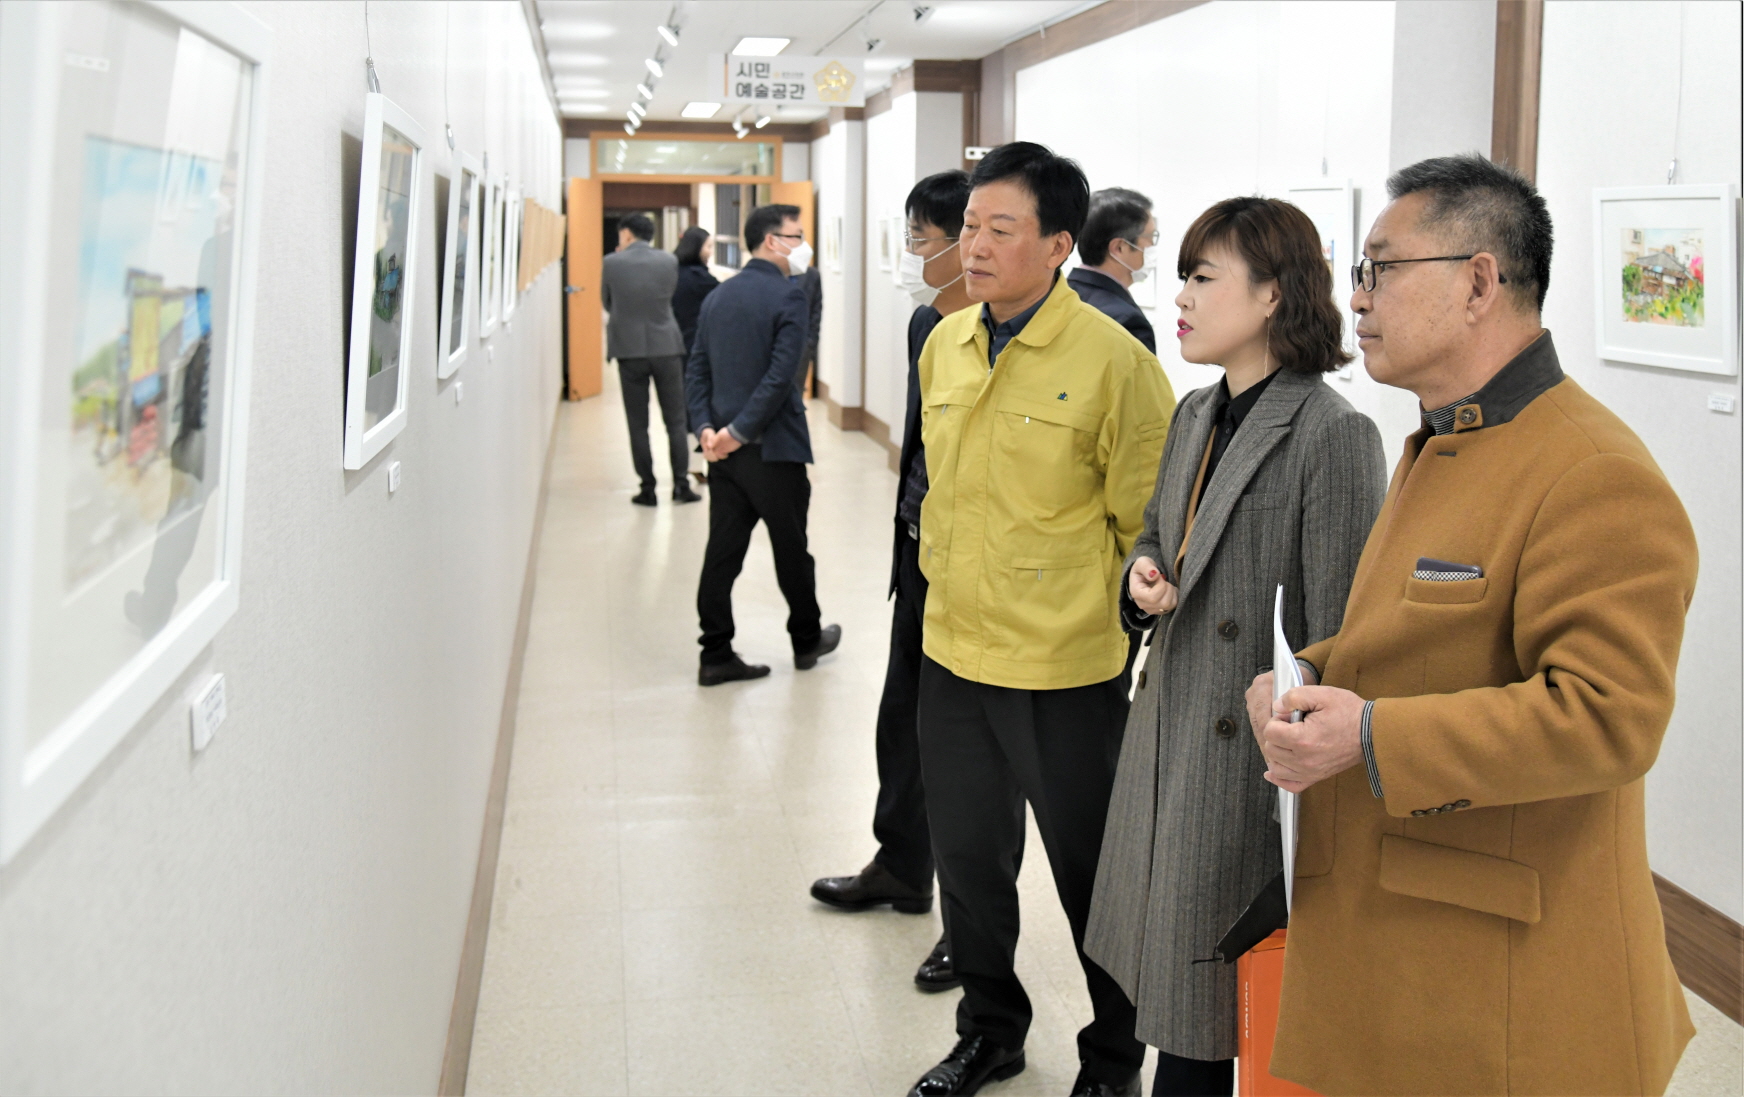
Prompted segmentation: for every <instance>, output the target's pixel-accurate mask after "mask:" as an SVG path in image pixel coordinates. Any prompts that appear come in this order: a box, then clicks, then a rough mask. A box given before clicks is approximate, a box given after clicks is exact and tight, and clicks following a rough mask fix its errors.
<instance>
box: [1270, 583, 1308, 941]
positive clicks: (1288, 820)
mask: <svg viewBox="0 0 1744 1097" xmlns="http://www.w3.org/2000/svg"><path fill="white" fill-rule="evenodd" d="M1301 684H1302V668H1301V667H1299V666H1297V665H1296V652H1295V650H1294V649H1293V648H1291V647H1290V641H1289V640H1288V639H1286V638H1285V636H1284V585H1283V584H1282V583H1279V584H1278V598H1277V601H1276V603H1274V605H1273V607H1272V700H1273V701H1276V700H1278V699H1279V698H1280V697H1282V696H1284V694H1286V693H1288V692H1290V691H1291V690H1293V689H1295V688H1296V687H1297V686H1299V685H1301ZM1301 720H1302V714H1301V713H1300V712H1292V713H1290V722H1291V723H1292V724H1295V723H1300V722H1301ZM1299 804H1300V799H1299V798H1298V797H1297V795H1296V794H1295V793H1293V792H1287V791H1285V790H1284V789H1279V790H1278V832H1279V834H1280V836H1281V837H1282V839H1283V843H1284V909H1285V910H1286V911H1288V910H1290V909H1292V904H1293V903H1294V901H1295V898H1296V814H1297V808H1298V806H1299Z"/></svg>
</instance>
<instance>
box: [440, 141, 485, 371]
mask: <svg viewBox="0 0 1744 1097" xmlns="http://www.w3.org/2000/svg"><path fill="white" fill-rule="evenodd" d="M454 164H455V168H456V171H455V172H454V178H453V179H452V180H450V181H449V184H448V235H447V243H446V244H445V245H444V247H443V249H442V250H443V256H442V315H441V321H440V323H439V324H438V328H437V332H436V346H437V352H436V376H437V377H439V378H442V377H452V376H454V371H455V370H457V369H459V368H460V366H461V364H462V363H463V362H465V361H466V352H467V350H468V349H469V348H470V347H471V346H472V327H473V319H472V317H473V313H474V312H475V311H476V309H475V308H473V305H474V303H475V301H474V299H475V298H476V297H477V296H478V249H477V248H475V247H473V246H472V235H473V229H472V226H473V222H474V221H476V220H477V217H478V161H477V160H474V159H473V158H472V157H470V156H468V155H467V154H466V153H464V152H462V153H456V154H455V157H454Z"/></svg>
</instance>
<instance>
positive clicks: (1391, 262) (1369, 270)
mask: <svg viewBox="0 0 1744 1097" xmlns="http://www.w3.org/2000/svg"><path fill="white" fill-rule="evenodd" d="M1482 254H1483V253H1482V252H1475V253H1473V254H1471V255H1431V256H1429V257H1428V258H1426V259H1384V260H1382V261H1380V262H1378V263H1377V262H1376V261H1374V260H1373V259H1370V258H1368V257H1367V256H1364V257H1363V260H1362V262H1360V263H1358V264H1356V265H1355V266H1353V267H1351V268H1350V288H1351V289H1353V290H1355V289H1360V290H1363V291H1365V292H1367V293H1373V292H1374V291H1375V279H1376V278H1377V277H1379V276H1380V273H1381V272H1382V271H1383V270H1386V269H1387V268H1388V267H1397V266H1402V265H1404V264H1406V263H1453V262H1458V261H1462V260H1466V259H1476V258H1477V257H1478V256H1479V255H1482ZM1496 281H1498V282H1502V283H1506V282H1507V281H1508V278H1507V276H1506V275H1504V274H1500V273H1498V274H1497V275H1496Z"/></svg>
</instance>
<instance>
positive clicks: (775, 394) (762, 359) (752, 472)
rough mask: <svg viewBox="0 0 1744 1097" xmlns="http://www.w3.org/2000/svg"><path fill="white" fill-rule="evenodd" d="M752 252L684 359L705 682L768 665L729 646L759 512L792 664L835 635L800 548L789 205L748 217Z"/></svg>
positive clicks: (794, 238)
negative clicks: (695, 483)
mask: <svg viewBox="0 0 1744 1097" xmlns="http://www.w3.org/2000/svg"><path fill="white" fill-rule="evenodd" d="M745 247H746V248H747V249H749V251H750V253H751V260H750V262H748V263H746V264H745V266H744V269H742V270H741V271H740V272H739V273H738V275H737V276H735V277H733V278H731V279H728V280H727V282H725V283H724V284H722V286H721V287H720V289H718V290H716V291H715V292H714V293H711V294H709V296H708V299H707V300H705V301H704V302H703V303H702V313H701V315H700V316H699V317H698V318H697V325H696V344H695V346H693V347H692V348H691V351H690V362H689V364H688V366H687V367H686V369H685V378H684V382H685V395H686V396H687V397H688V399H689V402H690V422H691V425H692V426H693V427H694V428H695V430H696V435H697V437H698V438H700V439H702V449H703V456H705V457H706V458H707V459H708V460H709V462H710V467H709V539H708V547H707V548H706V549H705V550H704V552H703V560H702V578H701V580H700V581H699V582H698V584H697V591H696V611H697V616H698V617H699V618H701V622H702V637H701V639H700V640H699V641H698V643H700V644H701V645H702V666H701V668H700V669H699V670H698V671H697V681H698V682H699V683H700V684H702V685H705V686H713V685H719V684H720V683H722V682H733V681H739V680H742V679H746V678H761V677H763V676H764V675H766V674H768V673H769V668H768V667H766V666H757V665H750V664H747V663H745V661H744V660H742V659H740V658H739V657H738V655H736V654H734V652H733V581H734V580H735V579H737V578H738V577H739V569H740V568H741V567H743V566H744V563H745V550H746V549H747V548H749V547H750V544H751V531H752V530H753V529H755V528H756V526H757V523H758V522H759V521H761V522H762V523H763V524H764V525H765V526H766V527H767V528H768V530H769V544H770V547H771V548H772V549H773V550H774V554H775V579H776V582H777V583H779V584H780V586H781V593H782V596H783V597H785V598H786V599H787V611H788V612H787V633H788V636H789V638H790V639H791V640H792V642H793V665H794V666H795V667H797V668H798V669H800V670H810V669H811V668H812V667H814V666H816V665H817V661H818V659H819V658H821V657H822V656H825V655H828V654H829V653H830V652H832V651H834V650H836V645H838V644H840V643H841V642H842V628H841V626H840V625H830V626H829V627H828V628H823V627H822V619H821V616H820V614H819V612H818V604H817V577H816V568H815V566H814V565H813V562H812V558H811V553H810V551H808V550H807V548H806V535H805V522H806V511H807V509H808V508H809V507H810V505H811V481H810V480H809V479H807V477H806V472H805V466H806V465H807V464H809V463H810V461H811V432H810V431H809V429H808V428H807V426H806V422H805V404H804V402H803V401H802V400H801V399H800V396H799V389H798V388H797V387H796V386H795V384H794V375H795V374H796V373H797V372H798V370H799V360H800V356H801V355H802V354H803V353H804V351H805V332H806V314H805V293H804V291H803V290H801V289H800V287H799V286H798V285H796V284H794V283H793V282H790V281H788V278H789V276H790V275H792V274H793V273H794V272H796V271H801V270H804V269H805V266H806V264H807V263H809V262H810V261H811V246H810V245H809V244H807V243H806V242H805V235H804V233H802V232H801V231H800V228H799V210H798V208H797V207H794V206H760V207H758V208H757V209H754V210H752V211H751V216H750V217H748V218H746V220H745Z"/></svg>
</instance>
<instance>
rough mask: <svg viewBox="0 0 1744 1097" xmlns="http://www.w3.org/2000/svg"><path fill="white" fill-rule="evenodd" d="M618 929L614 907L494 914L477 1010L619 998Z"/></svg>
mask: <svg viewBox="0 0 1744 1097" xmlns="http://www.w3.org/2000/svg"><path fill="white" fill-rule="evenodd" d="M621 932H622V922H621V921H620V919H619V917H618V913H617V912H616V911H605V912H599V913H588V914H548V915H539V916H528V917H525V918H519V919H515V920H511V921H507V922H505V923H504V924H502V925H497V924H494V919H493V925H492V926H491V935H490V942H489V944H488V945H487V946H486V949H485V966H484V982H483V985H482V987H481V988H480V990H479V996H478V1008H479V1012H480V1013H481V1014H483V1013H487V1012H488V1013H496V1012H500V1011H504V1010H525V1009H551V1008H560V1007H569V1006H584V1005H600V1004H602V1003H607V1002H621V1001H623V998H624V964H623V943H622V939H621ZM475 1031H476V1026H475Z"/></svg>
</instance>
